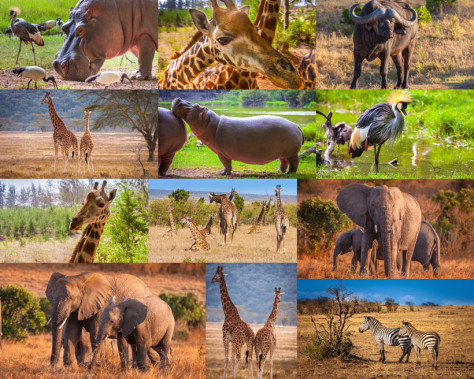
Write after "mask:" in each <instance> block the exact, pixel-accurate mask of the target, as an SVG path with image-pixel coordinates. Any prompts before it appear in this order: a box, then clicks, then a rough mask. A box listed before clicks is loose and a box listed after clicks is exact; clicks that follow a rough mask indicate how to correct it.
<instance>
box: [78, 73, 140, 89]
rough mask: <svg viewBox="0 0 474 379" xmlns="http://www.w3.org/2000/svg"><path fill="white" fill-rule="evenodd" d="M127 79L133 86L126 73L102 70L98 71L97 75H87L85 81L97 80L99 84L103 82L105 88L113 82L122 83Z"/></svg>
mask: <svg viewBox="0 0 474 379" xmlns="http://www.w3.org/2000/svg"><path fill="white" fill-rule="evenodd" d="M125 79H127V80H128V81H129V82H130V84H131V85H132V87H133V84H132V81H131V80H130V78H129V77H128V76H127V74H125V73H123V74H120V73H118V72H117V71H104V72H99V73H98V74H97V75H93V76H89V77H88V78H87V79H86V82H87V83H92V82H97V83H100V84H105V88H107V87H108V86H109V85H111V84H113V83H118V82H120V83H123V81H124V80H125Z"/></svg>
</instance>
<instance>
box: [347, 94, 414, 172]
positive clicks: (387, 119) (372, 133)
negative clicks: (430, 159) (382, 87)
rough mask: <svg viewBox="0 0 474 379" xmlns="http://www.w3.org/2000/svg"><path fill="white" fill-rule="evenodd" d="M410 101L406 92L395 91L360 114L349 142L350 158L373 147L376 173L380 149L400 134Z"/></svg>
mask: <svg viewBox="0 0 474 379" xmlns="http://www.w3.org/2000/svg"><path fill="white" fill-rule="evenodd" d="M412 101H413V99H412V97H411V95H410V94H409V93H408V92H406V91H403V92H400V91H396V92H393V93H391V94H390V95H389V96H388V97H387V102H386V103H380V104H376V105H374V106H373V107H371V108H369V109H367V110H366V111H365V112H364V113H362V116H360V117H359V119H358V120H357V125H356V129H355V130H354V132H353V133H352V136H351V141H350V142H349V154H352V158H357V157H360V156H361V155H362V153H363V152H364V151H367V150H368V149H369V146H374V153H375V172H376V173H378V172H379V154H380V148H381V147H382V145H383V144H384V143H385V142H386V141H388V140H391V141H395V139H396V138H397V137H398V136H399V135H400V134H401V133H402V131H403V127H404V126H405V119H404V118H403V114H404V115H405V116H406V114H407V113H406V108H407V106H408V103H410V102H412ZM402 113H403V114H402ZM377 146H378V149H377Z"/></svg>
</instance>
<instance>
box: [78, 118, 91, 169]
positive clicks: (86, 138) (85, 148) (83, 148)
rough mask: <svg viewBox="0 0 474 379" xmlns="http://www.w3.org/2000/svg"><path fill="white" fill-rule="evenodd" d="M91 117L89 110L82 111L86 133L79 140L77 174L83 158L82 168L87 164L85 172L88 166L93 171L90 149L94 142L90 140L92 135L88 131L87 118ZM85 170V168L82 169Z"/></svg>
mask: <svg viewBox="0 0 474 379" xmlns="http://www.w3.org/2000/svg"><path fill="white" fill-rule="evenodd" d="M90 115H91V111H90V109H85V110H84V120H86V131H85V132H84V135H83V136H82V138H81V144H80V145H79V146H80V154H79V162H78V163H79V164H78V169H77V171H78V172H82V159H83V158H82V157H83V156H84V161H85V163H84V166H85V165H86V164H87V171H89V164H90V166H91V167H92V171H94V164H93V163H92V149H93V148H94V141H93V140H92V135H91V132H90V130H89V117H90ZM84 170H85V167H84Z"/></svg>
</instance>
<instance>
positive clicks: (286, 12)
mask: <svg viewBox="0 0 474 379" xmlns="http://www.w3.org/2000/svg"><path fill="white" fill-rule="evenodd" d="M289 25H290V0H284V1H283V30H287V29H288V26H289Z"/></svg>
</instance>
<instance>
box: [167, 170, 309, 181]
mask: <svg viewBox="0 0 474 379" xmlns="http://www.w3.org/2000/svg"><path fill="white" fill-rule="evenodd" d="M219 171H220V169H218V168H214V167H211V168H173V169H170V170H168V172H167V173H166V178H167V179H179V178H188V179H212V178H220V177H225V178H227V179H239V178H249V177H252V178H256V179H268V178H278V177H280V178H288V179H291V178H293V177H296V176H297V177H298V178H300V177H303V175H302V174H291V176H290V175H288V174H283V173H281V172H277V171H275V172H267V171H264V172H255V171H243V172H241V171H236V170H232V174H231V175H226V176H221V175H219ZM295 175H296V176H295ZM304 177H308V178H309V177H310V175H306V176H304ZM311 177H314V175H313V176H311ZM162 178H165V177H162Z"/></svg>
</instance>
